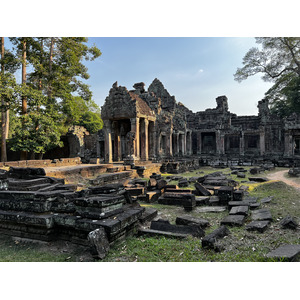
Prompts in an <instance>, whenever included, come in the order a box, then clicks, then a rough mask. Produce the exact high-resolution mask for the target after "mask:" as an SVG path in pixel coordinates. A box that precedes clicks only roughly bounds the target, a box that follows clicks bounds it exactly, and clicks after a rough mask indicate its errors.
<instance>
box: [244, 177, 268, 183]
mask: <svg viewBox="0 0 300 300" xmlns="http://www.w3.org/2000/svg"><path fill="white" fill-rule="evenodd" d="M248 179H249V180H250V181H255V182H266V181H269V179H268V178H265V177H248Z"/></svg>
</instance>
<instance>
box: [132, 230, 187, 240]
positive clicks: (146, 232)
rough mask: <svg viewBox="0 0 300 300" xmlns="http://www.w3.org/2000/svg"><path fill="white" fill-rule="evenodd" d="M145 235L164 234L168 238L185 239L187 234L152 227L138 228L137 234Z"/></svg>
mask: <svg viewBox="0 0 300 300" xmlns="http://www.w3.org/2000/svg"><path fill="white" fill-rule="evenodd" d="M141 235H147V236H164V237H170V238H178V239H185V238H187V237H188V234H184V233H175V232H168V231H160V230H154V229H141V228H139V230H138V236H141Z"/></svg>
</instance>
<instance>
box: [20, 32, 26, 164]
mask: <svg viewBox="0 0 300 300" xmlns="http://www.w3.org/2000/svg"><path fill="white" fill-rule="evenodd" d="M22 44H23V51H22V85H23V87H24V86H25V85H26V54H27V53H26V38H23V40H22ZM26 114H27V97H26V96H22V115H26ZM26 159H27V151H21V155H20V160H26Z"/></svg>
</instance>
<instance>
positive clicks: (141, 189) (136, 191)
mask: <svg viewBox="0 0 300 300" xmlns="http://www.w3.org/2000/svg"><path fill="white" fill-rule="evenodd" d="M125 190H126V191H127V192H128V193H129V194H130V195H131V196H138V195H143V194H144V192H145V188H144V187H136V188H125Z"/></svg>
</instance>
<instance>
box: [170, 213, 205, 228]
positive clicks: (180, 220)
mask: <svg viewBox="0 0 300 300" xmlns="http://www.w3.org/2000/svg"><path fill="white" fill-rule="evenodd" d="M175 222H176V224H177V225H198V226H200V227H201V228H206V227H208V226H209V221H207V220H205V219H203V218H195V217H192V216H188V215H184V216H179V217H177V218H176V221H175Z"/></svg>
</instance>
